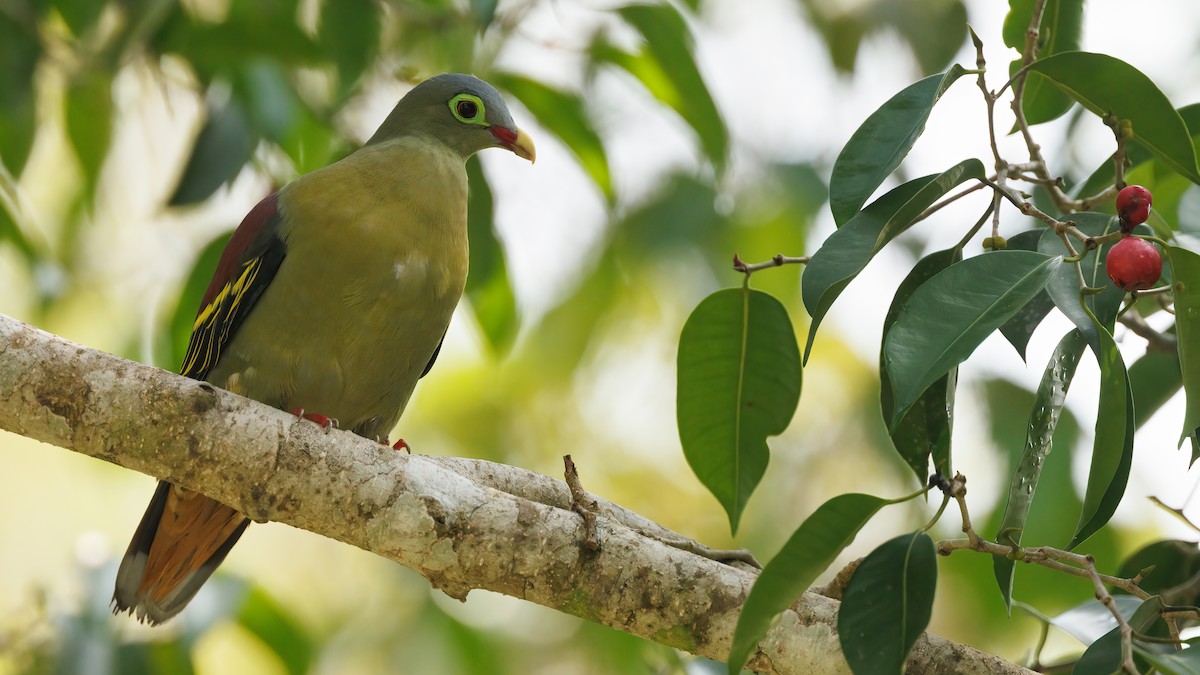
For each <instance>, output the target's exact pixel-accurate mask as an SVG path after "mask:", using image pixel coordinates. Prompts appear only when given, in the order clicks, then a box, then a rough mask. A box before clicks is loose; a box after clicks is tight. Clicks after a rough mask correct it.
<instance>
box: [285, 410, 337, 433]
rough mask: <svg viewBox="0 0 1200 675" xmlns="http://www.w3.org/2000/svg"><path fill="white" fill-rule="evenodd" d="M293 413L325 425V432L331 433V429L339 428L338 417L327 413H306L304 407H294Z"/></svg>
mask: <svg viewBox="0 0 1200 675" xmlns="http://www.w3.org/2000/svg"><path fill="white" fill-rule="evenodd" d="M292 414H293V415H295V416H296V417H299V418H301V419H306V420H308V421H310V422H315V423H316V424H319V425H321V426H322V427H325V433H329V430H330V429H337V428H339V425H338V421H337V418H336V417H329V416H327V415H322V414H321V413H306V412H304V408H292Z"/></svg>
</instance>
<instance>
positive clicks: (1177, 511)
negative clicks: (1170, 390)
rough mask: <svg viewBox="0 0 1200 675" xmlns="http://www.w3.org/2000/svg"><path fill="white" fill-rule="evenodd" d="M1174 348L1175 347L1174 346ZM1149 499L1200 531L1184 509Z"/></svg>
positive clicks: (1199, 527) (1152, 497) (1159, 500)
mask: <svg viewBox="0 0 1200 675" xmlns="http://www.w3.org/2000/svg"><path fill="white" fill-rule="evenodd" d="M1172 349H1174V347H1172ZM1149 499H1150V503H1151V504H1154V505H1155V506H1157V507H1158V508H1160V509H1162V510H1164V511H1166V512H1167V513H1169V514H1171V515H1173V516H1175V517H1176V518H1178V519H1179V520H1181V521H1183V524H1184V525H1187V526H1188V527H1190V528H1192V529H1193V530H1195V531H1197V532H1200V525H1196V524H1195V523H1193V522H1192V521H1191V520H1188V517H1187V516H1185V515H1183V509H1177V508H1175V507H1173V506H1167V505H1166V504H1164V503H1163V501H1162V500H1161V499H1159V498H1158V497H1155V496H1153V495H1151V496H1150V497H1149Z"/></svg>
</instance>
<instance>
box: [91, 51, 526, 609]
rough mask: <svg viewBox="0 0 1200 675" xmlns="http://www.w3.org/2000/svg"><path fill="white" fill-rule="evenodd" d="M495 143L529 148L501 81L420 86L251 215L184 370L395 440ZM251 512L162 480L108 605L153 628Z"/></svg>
mask: <svg viewBox="0 0 1200 675" xmlns="http://www.w3.org/2000/svg"><path fill="white" fill-rule="evenodd" d="M493 147H499V148H505V149H507V150H510V151H512V152H514V153H515V154H517V155H518V156H519V157H523V158H525V159H528V160H529V161H530V162H532V161H533V160H534V157H535V154H534V146H533V142H532V141H531V139H530V138H529V136H528V135H526V134H525V133H524V132H522V131H521V130H520V129H518V128H517V126H516V125H515V124H514V123H513V120H512V116H511V115H510V114H509V111H508V108H507V106H505V104H504V100H503V99H502V98H501V96H500V94H499V92H497V91H496V90H495V89H494V88H492V87H491V86H490V85H489V84H487V83H486V82H484V81H482V80H480V79H478V78H475V77H472V76H470V75H461V74H444V75H438V76H436V77H433V78H430V79H428V80H425V81H424V82H422V83H420V84H418V85H417V86H416V87H414V88H413V89H412V90H411V91H410V92H409V93H408V94H407V95H406V96H404V98H402V99H401V100H400V102H399V103H398V104H396V107H395V109H393V110H392V112H391V114H390V115H388V117H387V119H385V120H384V122H383V124H382V125H381V126H380V127H379V130H378V131H376V132H375V135H373V136H372V137H371V139H370V140H368V141H367V143H366V145H364V146H363V147H361V148H359V149H358V150H357V151H355V152H354V153H352V154H351V155H349V156H348V157H346V158H345V159H343V160H341V161H339V162H337V163H335V164H332V165H330V166H327V167H325V168H323V169H319V170H317V171H314V172H312V173H309V174H306V175H303V176H301V177H299V178H297V179H296V180H294V181H292V182H291V183H288V184H287V185H285V186H284V187H283V188H281V189H280V190H279V191H277V192H275V193H273V194H271V195H269V196H267V197H266V198H265V199H263V200H262V201H261V202H259V203H258V205H257V206H255V207H254V208H253V209H251V210H250V213H249V214H247V215H246V218H245V219H244V220H243V221H242V223H241V225H240V226H239V227H238V228H237V230H236V231H235V232H234V233H233V236H232V237H231V238H230V240H229V243H228V244H227V245H226V247H225V250H224V252H223V253H222V254H221V259H220V262H219V263H218V265H217V269H216V273H215V274H214V275H213V279H212V282H211V283H210V284H209V286H208V290H207V291H206V292H205V294H204V298H203V300H202V301H201V303H200V310H199V312H198V313H197V316H196V321H195V324H194V325H193V327H192V336H191V340H190V342H189V344H188V349H187V353H186V355H185V356H184V361H183V366H182V368H181V371H180V372H181V373H182V374H183V375H186V376H188V377H191V378H195V379H197V380H204V381H206V382H211V383H212V384H214V385H216V386H218V387H222V388H225V389H228V390H230V391H233V392H235V393H238V394H241V395H243V396H247V397H249V398H253V399H256V400H258V401H262V402H263V403H266V404H268V405H272V406H274V407H276V408H279V409H281V410H287V411H293V412H295V413H297V414H299V415H302V416H304V417H307V418H308V419H311V420H314V421H317V422H319V423H325V424H333V423H336V424H338V426H340V427H342V428H346V429H349V430H351V431H353V432H354V433H356V434H358V435H360V436H364V437H367V438H371V439H384V440H385V442H386V436H387V434H388V432H389V431H390V430H391V429H392V427H394V426H395V425H396V422H397V421H398V420H399V419H400V414H401V413H402V412H403V411H404V407H405V404H407V403H408V399H409V396H411V395H412V392H413V388H414V387H415V386H416V384H417V380H419V379H420V378H421V377H423V376H424V375H425V374H426V373H428V372H429V369H430V368H432V367H433V363H434V360H436V359H437V355H438V350H439V349H440V348H441V344H442V339H443V337H444V336H445V334H446V328H447V326H449V324H450V317H451V315H452V314H453V312H454V308H455V306H456V305H457V304H458V300H459V298H460V297H461V296H462V292H463V287H464V285H465V284H466V280H467V172H466V161H467V159H468V158H469V157H471V156H472V155H474V154H475V153H476V152H478V151H480V150H483V149H485V148H493ZM335 421H336V422H335ZM402 444H403V441H400V442H398V443H397V446H401V445H402ZM405 447H406V446H405ZM249 523H250V521H249V519H248V518H247V517H246V516H245V515H243V514H241V513H239V512H238V511H237V510H236V509H234V508H232V507H230V506H227V505H225V504H221V503H220V502H217V501H214V500H212V499H210V498H208V497H206V496H204V495H201V494H199V493H196V492H193V491H190V490H186V489H184V488H181V487H179V486H177V485H172V484H171V483H168V482H167V481H159V483H158V488H157V489H156V490H155V492H154V496H153V498H152V499H151V500H150V505H149V507H147V509H146V513H145V515H143V516H142V520H141V523H140V524H139V525H138V527H137V530H136V531H135V533H134V535H133V541H131V542H130V543H129V549H128V550H127V551H126V552H125V556H124V558H123V559H122V560H121V566H120V569H119V570H118V572H117V580H116V589H115V591H114V592H113V607H114V610H113V611H114V613H120V612H124V611H128V612H130V613H132V614H133V615H135V616H136V617H137V618H138V619H139V620H142V621H147V622H149V623H150V624H152V625H154V624H159V623H162V622H163V621H166V620H167V619H170V618H171V617H172V616H174V615H176V614H178V613H179V611H180V610H182V609H183V608H184V606H185V605H187V603H188V601H190V600H191V599H192V597H193V596H195V595H196V591H198V590H199V589H200V587H201V586H202V585H203V584H204V582H205V581H206V580H207V579H208V577H209V576H210V575H212V573H213V570H215V569H216V568H217V566H218V565H220V564H221V561H222V560H223V559H224V558H225V556H226V554H228V553H229V550H230V549H231V548H232V547H233V545H234V543H235V542H237V540H238V538H239V537H240V536H241V535H242V532H243V531H244V530H245V529H246V526H247V525H249Z"/></svg>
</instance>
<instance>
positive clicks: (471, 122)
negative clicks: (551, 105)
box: [367, 73, 536, 162]
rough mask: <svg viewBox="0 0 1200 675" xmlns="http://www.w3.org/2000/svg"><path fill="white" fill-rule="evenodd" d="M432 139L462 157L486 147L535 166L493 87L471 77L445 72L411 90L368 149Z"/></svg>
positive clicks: (530, 143)
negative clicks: (399, 140)
mask: <svg viewBox="0 0 1200 675" xmlns="http://www.w3.org/2000/svg"><path fill="white" fill-rule="evenodd" d="M416 134H419V135H425V136H429V137H431V138H435V139H437V140H439V141H440V142H442V143H444V144H446V146H447V147H450V148H451V149H453V150H456V151H457V152H459V153H460V154H462V156H463V157H464V158H466V157H470V156H471V155H473V154H475V153H476V152H479V151H480V150H483V149H485V148H495V147H499V148H505V149H507V150H511V151H512V152H514V153H515V154H516V155H517V156H518V157H523V158H525V159H527V160H529V161H530V162H532V161H534V159H535V157H536V151H535V150H534V147H533V139H531V138H530V137H529V135H528V134H526V133H525V132H524V131H521V130H520V129H519V128H517V125H516V124H515V123H513V119H512V115H511V114H510V113H509V112H508V106H507V105H505V104H504V99H503V98H501V96H500V92H498V91H496V89H495V88H494V87H492V85H490V84H488V83H487V82H484V81H483V80H481V79H479V78H477V77H474V76H472V75H462V74H459V73H447V74H443V75H438V76H436V77H431V78H429V79H428V80H425V81H424V82H422V83H420V84H418V85H417V86H416V87H413V89H412V91H410V92H408V94H406V95H405V96H404V98H402V99H400V102H399V103H397V104H396V107H395V109H394V110H392V112H391V114H390V115H388V117H387V119H386V120H384V122H383V124H382V125H380V127H379V130H378V131H376V132H375V135H374V136H372V137H371V140H369V141H367V145H371V144H373V143H380V142H383V141H386V140H388V139H391V138H397V137H400V136H407V135H416Z"/></svg>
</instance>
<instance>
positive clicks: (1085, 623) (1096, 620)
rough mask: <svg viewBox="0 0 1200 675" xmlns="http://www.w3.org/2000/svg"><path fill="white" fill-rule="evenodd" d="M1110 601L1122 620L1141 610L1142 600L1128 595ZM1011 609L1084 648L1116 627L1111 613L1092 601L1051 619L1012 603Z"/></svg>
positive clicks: (1017, 603)
mask: <svg viewBox="0 0 1200 675" xmlns="http://www.w3.org/2000/svg"><path fill="white" fill-rule="evenodd" d="M1112 599H1113V602H1114V603H1115V604H1116V606H1117V610H1118V611H1119V612H1121V616H1124V617H1129V616H1132V615H1133V613H1134V612H1136V611H1137V608H1138V607H1141V606H1142V600H1141V599H1140V598H1136V597H1134V596H1132V595H1114V596H1113V597H1112ZM1013 606H1014V607H1020V608H1021V609H1024V610H1025V611H1027V612H1029V613H1030V614H1032V615H1033V616H1035V617H1037V618H1038V619H1041V620H1042V621H1045V622H1046V623H1048V624H1050V625H1052V626H1055V627H1057V628H1059V629H1061V630H1063V631H1065V632H1066V633H1067V634H1069V635H1070V636H1071V637H1073V638H1075V639H1076V640H1079V641H1080V642H1081V643H1083V644H1084V645H1090V644H1092V643H1094V642H1095V641H1096V640H1099V639H1100V638H1101V637H1103V636H1104V634H1105V633H1107V632H1109V631H1110V630H1112V629H1113V628H1114V627H1115V626H1116V625H1117V620H1116V619H1114V618H1113V614H1112V610H1110V609H1109V608H1108V607H1107V606H1105V605H1104V604H1103V603H1101V602H1100V601H1099V600H1096V599H1095V598H1093V599H1091V600H1087V601H1085V602H1081V603H1079V604H1078V605H1076V606H1074V607H1072V608H1070V609H1068V610H1066V611H1064V612H1062V613H1061V614H1059V615H1058V616H1055V617H1048V616H1045V615H1043V614H1042V613H1041V612H1038V611H1037V610H1036V609H1034V608H1032V607H1030V606H1029V605H1026V604H1025V603H1023V602H1019V601H1018V602H1013Z"/></svg>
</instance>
